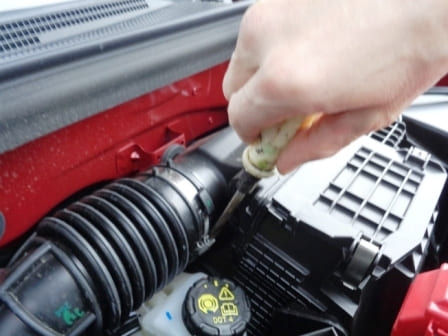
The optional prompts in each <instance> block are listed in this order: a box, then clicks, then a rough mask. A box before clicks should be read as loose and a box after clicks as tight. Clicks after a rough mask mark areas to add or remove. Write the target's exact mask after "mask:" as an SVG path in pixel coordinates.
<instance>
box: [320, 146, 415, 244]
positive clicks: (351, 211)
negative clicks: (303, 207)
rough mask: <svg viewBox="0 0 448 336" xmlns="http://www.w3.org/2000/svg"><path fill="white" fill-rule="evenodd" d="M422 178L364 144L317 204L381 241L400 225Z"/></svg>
mask: <svg viewBox="0 0 448 336" xmlns="http://www.w3.org/2000/svg"><path fill="white" fill-rule="evenodd" d="M422 179H423V174H422V173H420V172H418V171H415V170H413V169H411V168H409V167H406V166H405V165H403V164H401V163H399V162H396V161H394V160H391V159H389V158H387V157H384V156H382V155H379V154H378V153H375V152H373V151H371V150H369V149H367V148H361V149H360V150H359V151H358V152H357V153H356V154H355V155H354V156H353V158H352V159H351V160H350V161H349V162H348V163H347V165H346V166H345V168H344V169H342V171H341V172H340V173H339V174H338V175H337V176H336V178H335V179H334V180H333V181H332V182H331V183H330V185H329V186H328V187H327V188H326V189H325V190H324V192H323V193H322V194H321V195H320V197H319V198H318V199H317V201H316V202H315V205H316V207H318V208H320V209H323V210H325V211H328V212H329V213H331V215H332V216H333V217H334V218H337V219H339V220H340V221H343V222H345V223H349V224H351V225H353V226H355V227H357V228H358V229H360V230H361V231H362V232H363V234H364V236H365V237H366V238H368V239H370V241H371V242H374V241H375V242H381V241H383V240H384V239H385V238H387V237H388V236H389V235H390V234H391V233H393V232H395V231H397V230H398V229H399V226H400V224H401V222H402V220H403V218H404V216H405V214H406V211H407V209H408V207H409V205H410V203H411V201H412V199H413V197H414V195H415V193H416V191H417V189H418V187H419V185H420V183H421V181H422Z"/></svg>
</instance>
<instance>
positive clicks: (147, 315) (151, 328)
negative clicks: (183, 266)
mask: <svg viewBox="0 0 448 336" xmlns="http://www.w3.org/2000/svg"><path fill="white" fill-rule="evenodd" d="M206 278H207V275H206V274H204V273H193V274H190V273H181V274H179V275H178V276H176V277H175V278H174V279H173V280H172V281H171V282H170V283H169V284H168V285H166V286H165V288H164V289H163V290H161V291H160V292H158V293H157V294H156V295H154V296H153V297H152V298H151V299H150V300H148V301H146V302H145V303H144V304H143V306H142V307H141V308H140V309H139V313H140V314H141V317H140V326H141V328H142V330H141V332H140V335H142V336H190V335H191V334H190V332H189V331H188V330H187V328H186V327H185V324H184V321H183V319H182V304H183V301H184V299H185V295H186V294H187V292H188V290H189V289H190V287H191V286H193V284H194V283H195V282H197V281H199V280H201V279H206ZM137 335H138V334H137ZM140 335H138V336H140Z"/></svg>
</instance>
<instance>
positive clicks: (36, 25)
mask: <svg viewBox="0 0 448 336" xmlns="http://www.w3.org/2000/svg"><path fill="white" fill-rule="evenodd" d="M148 7H149V6H148V4H147V2H146V1H145V0H123V1H111V2H107V3H103V4H98V5H94V6H87V7H82V8H78V9H71V10H66V11H59V12H54V13H51V14H47V15H40V16H34V17H30V18H27V19H23V20H17V21H14V22H8V23H1V24H0V54H1V53H6V52H9V51H14V50H19V49H22V48H26V47H28V46H32V45H36V44H39V43H40V39H39V34H41V33H47V32H50V31H55V30H58V29H61V28H67V27H71V26H76V25H80V24H84V23H87V22H93V21H98V20H102V19H105V18H110V17H114V16H118V15H122V14H125V13H130V12H134V11H139V10H142V9H146V8H148Z"/></svg>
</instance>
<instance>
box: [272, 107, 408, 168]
mask: <svg viewBox="0 0 448 336" xmlns="http://www.w3.org/2000/svg"><path fill="white" fill-rule="evenodd" d="M399 113H400V112H399V111H392V112H391V111H385V110H380V109H378V108H371V109H368V110H355V111H346V112H341V113H337V114H327V115H324V116H322V117H321V118H320V119H319V120H318V121H317V122H316V123H315V124H313V126H312V127H310V128H309V129H306V130H303V131H300V132H298V133H297V134H296V135H295V137H294V138H293V140H292V141H291V142H290V143H289V144H288V145H287V146H286V147H285V149H284V150H283V151H282V153H281V154H280V156H279V158H278V161H277V168H278V170H279V172H280V173H282V174H286V173H287V172H289V171H291V170H293V169H294V168H296V167H297V166H299V165H301V164H303V163H305V162H307V161H311V160H316V159H321V158H325V157H328V156H331V155H333V154H335V153H336V152H338V151H339V150H340V149H342V148H343V147H345V146H346V145H348V144H349V143H351V142H352V141H353V140H355V139H356V138H358V137H359V136H361V135H363V134H367V133H369V132H372V131H374V130H377V129H379V128H381V127H384V126H387V125H388V124H390V123H391V122H392V121H393V120H394V119H395V116H398V114H399Z"/></svg>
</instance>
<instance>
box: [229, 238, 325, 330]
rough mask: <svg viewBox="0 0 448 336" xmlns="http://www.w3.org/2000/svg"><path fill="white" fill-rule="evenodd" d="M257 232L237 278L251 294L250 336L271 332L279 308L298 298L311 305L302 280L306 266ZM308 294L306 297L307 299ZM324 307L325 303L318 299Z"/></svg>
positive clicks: (302, 303)
mask: <svg viewBox="0 0 448 336" xmlns="http://www.w3.org/2000/svg"><path fill="white" fill-rule="evenodd" d="M278 253H281V252H278V249H277V248H276V247H274V246H273V245H272V244H270V243H269V242H268V241H266V240H265V239H264V238H263V237H262V236H261V235H260V234H256V235H255V236H254V239H253V240H252V242H251V243H250V244H249V246H248V247H247V249H246V251H245V253H244V256H243V258H242V259H241V261H240V263H239V267H238V270H237V274H236V277H235V280H236V281H237V282H238V284H239V285H241V286H242V287H243V288H244V290H245V291H246V294H248V296H249V298H250V301H251V305H252V307H254V308H256V309H253V310H252V318H251V321H250V323H249V326H248V334H249V336H261V335H266V334H269V332H270V329H271V320H272V315H273V313H274V312H275V310H276V309H278V308H280V307H283V306H285V305H286V304H288V303H289V302H294V303H296V304H299V305H301V306H303V307H306V306H308V305H307V304H306V303H305V302H310V300H312V299H311V296H310V295H309V294H308V293H307V292H305V291H304V290H303V289H302V288H301V287H300V284H301V283H302V282H303V281H304V278H305V277H306V271H307V270H306V269H302V267H300V265H298V264H297V263H296V262H288V258H287V257H285V255H284V254H282V255H279V254H278ZM305 298H306V299H305ZM317 305H318V306H319V308H320V310H325V307H323V306H321V304H320V303H317Z"/></svg>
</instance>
